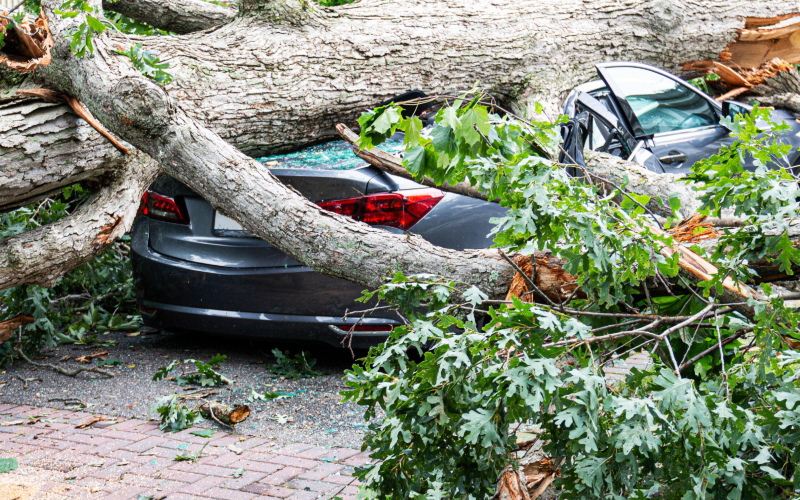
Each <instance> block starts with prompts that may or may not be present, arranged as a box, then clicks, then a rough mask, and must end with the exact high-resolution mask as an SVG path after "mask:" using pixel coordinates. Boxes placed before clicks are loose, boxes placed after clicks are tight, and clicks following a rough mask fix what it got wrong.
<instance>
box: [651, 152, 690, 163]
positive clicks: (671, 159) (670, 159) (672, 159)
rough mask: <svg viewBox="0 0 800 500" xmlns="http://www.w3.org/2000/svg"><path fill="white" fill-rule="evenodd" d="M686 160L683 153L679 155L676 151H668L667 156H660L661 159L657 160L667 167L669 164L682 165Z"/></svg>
mask: <svg viewBox="0 0 800 500" xmlns="http://www.w3.org/2000/svg"><path fill="white" fill-rule="evenodd" d="M688 159H689V158H688V157H687V156H686V155H685V154H683V153H679V152H677V151H670V152H669V155H667V156H662V157H661V158H659V159H658V161H660V162H661V163H666V164H667V165H669V164H671V163H683V162H685V161H686V160H688Z"/></svg>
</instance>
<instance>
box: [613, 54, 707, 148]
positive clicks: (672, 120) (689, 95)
mask: <svg viewBox="0 0 800 500" xmlns="http://www.w3.org/2000/svg"><path fill="white" fill-rule="evenodd" d="M606 72H607V73H608V74H609V76H611V78H613V80H614V82H616V83H617V85H618V86H619V87H620V89H621V90H622V92H623V94H624V95H621V96H619V97H620V98H623V99H625V100H626V101H627V102H628V104H629V105H630V106H631V108H633V113H634V114H635V115H636V117H637V118H638V119H639V123H641V125H642V128H643V129H644V132H645V133H646V134H658V133H662V132H673V131H675V130H686V129H690V128H696V127H703V126H707V125H715V124H716V123H717V121H718V120H717V116H716V114H715V113H714V110H713V109H712V107H711V104H709V102H708V101H706V100H705V99H704V98H703V97H701V96H700V95H698V94H696V93H695V92H693V91H692V90H690V89H688V88H687V87H686V86H684V85H682V84H680V83H678V82H676V81H675V80H672V79H671V78H667V77H666V76H662V75H660V74H658V73H655V72H653V71H650V70H647V69H642V68H630V67H617V68H606Z"/></svg>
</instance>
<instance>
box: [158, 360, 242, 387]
mask: <svg viewBox="0 0 800 500" xmlns="http://www.w3.org/2000/svg"><path fill="white" fill-rule="evenodd" d="M225 358H227V356H225V355H224V354H217V355H216V356H213V357H212V358H211V361H209V362H208V363H203V362H202V361H198V360H196V359H185V360H184V361H183V362H184V363H186V364H188V363H193V364H194V366H195V368H197V371H195V372H191V373H183V374H181V375H178V376H176V377H175V378H174V380H175V382H177V383H178V385H180V386H184V385H189V384H191V385H199V386H202V387H220V386H223V385H227V384H230V383H231V380H230V379H229V378H227V377H225V376H224V375H222V374H220V373H219V372H218V371H216V368H218V367H219V364H220V363H222V362H223V361H225ZM178 366H181V363H180V361H178V360H177V359H176V360H173V361H172V362H171V363H170V364H169V365H167V366H162V367H161V368H159V369H158V370H157V371H156V373H155V375H153V380H162V379H165V378H167V377H168V376H169V375H170V374H171V373H172V372H173V371H175V368H176V367H178Z"/></svg>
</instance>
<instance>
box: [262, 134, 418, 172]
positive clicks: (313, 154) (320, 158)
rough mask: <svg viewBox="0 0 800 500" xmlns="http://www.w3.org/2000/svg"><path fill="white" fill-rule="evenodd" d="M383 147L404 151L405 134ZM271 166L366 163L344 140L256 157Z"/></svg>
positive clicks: (347, 167) (338, 166) (321, 167)
mask: <svg viewBox="0 0 800 500" xmlns="http://www.w3.org/2000/svg"><path fill="white" fill-rule="evenodd" d="M380 147H381V149H383V150H384V151H387V152H389V153H392V154H397V153H400V152H402V151H404V148H403V136H402V134H396V135H395V136H392V137H391V138H390V139H389V140H387V141H386V142H384V143H382V144H381V146H380ZM256 160H258V161H259V162H261V163H262V164H264V165H266V166H267V167H269V168H306V169H311V170H351V169H354V168H357V167H363V166H364V165H366V164H365V163H364V160H362V159H361V158H359V157H357V156H356V155H354V154H353V148H352V146H350V145H349V144H348V143H346V142H344V141H339V140H336V141H330V142H323V143H321V144H315V145H313V146H309V147H307V148H303V149H301V150H299V151H295V152H293V153H287V154H282V155H273V156H263V157H261V158H256Z"/></svg>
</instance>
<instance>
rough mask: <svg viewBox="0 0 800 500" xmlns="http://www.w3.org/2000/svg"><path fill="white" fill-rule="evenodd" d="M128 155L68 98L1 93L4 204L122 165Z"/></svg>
mask: <svg viewBox="0 0 800 500" xmlns="http://www.w3.org/2000/svg"><path fill="white" fill-rule="evenodd" d="M121 162H122V155H121V154H120V152H119V151H117V149H116V148H114V146H113V145H112V144H110V143H109V142H108V141H107V140H106V139H105V138H103V137H102V136H100V134H98V133H97V131H95V130H94V129H93V128H92V127H91V126H89V124H88V123H86V122H85V121H83V120H81V119H80V118H78V117H77V116H75V114H74V113H73V112H72V110H71V109H70V107H69V106H67V105H66V104H57V103H55V104H54V103H46V102H43V101H41V100H38V99H30V98H10V99H0V210H8V209H10V208H13V207H15V206H19V205H20V204H22V203H23V202H25V201H30V200H31V199H35V198H37V197H41V196H47V195H48V194H51V193H53V192H55V191H58V190H60V189H61V188H62V187H64V186H68V185H70V184H73V183H75V182H78V181H85V180H97V179H100V178H101V177H103V176H105V175H107V174H108V173H109V172H111V171H112V170H114V169H116V168H118V167H119V166H120V164H121Z"/></svg>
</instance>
